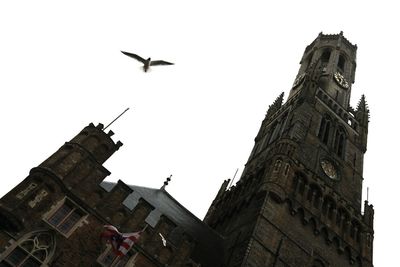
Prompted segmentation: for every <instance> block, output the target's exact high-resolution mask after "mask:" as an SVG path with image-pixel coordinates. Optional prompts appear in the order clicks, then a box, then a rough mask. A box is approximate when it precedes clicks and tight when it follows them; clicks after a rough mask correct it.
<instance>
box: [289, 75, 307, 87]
mask: <svg viewBox="0 0 400 267" xmlns="http://www.w3.org/2000/svg"><path fill="white" fill-rule="evenodd" d="M305 76H306V74H305V73H302V74H300V75H298V76H297V78H296V80H294V83H293V86H292V88H296V87H297V86H299V85H300V84H301V83H302V82H303V80H304V77H305Z"/></svg>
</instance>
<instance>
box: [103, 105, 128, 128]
mask: <svg viewBox="0 0 400 267" xmlns="http://www.w3.org/2000/svg"><path fill="white" fill-rule="evenodd" d="M128 110H129V108H127V109H125V110H124V112H122V113H121V114H119V115H118V117H116V118H115V119H114V120H113V121H112V122H110V123H109V124H108V125H107V126H106V127H105V128H103V131H104V130H105V129H107V128H108V127H109V126H110V125H111V124H113V123H114V122H115V121H116V120H118V119H119V117H121V116H122V115H124V113H125V112H127V111H128Z"/></svg>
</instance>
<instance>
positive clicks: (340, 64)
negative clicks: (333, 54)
mask: <svg viewBox="0 0 400 267" xmlns="http://www.w3.org/2000/svg"><path fill="white" fill-rule="evenodd" d="M345 62H346V60H345V59H344V56H343V55H340V56H339V61H338V64H337V66H338V68H339V69H340V70H341V71H344V64H345Z"/></svg>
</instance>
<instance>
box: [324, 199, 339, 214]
mask: <svg viewBox="0 0 400 267" xmlns="http://www.w3.org/2000/svg"><path fill="white" fill-rule="evenodd" d="M335 209H336V204H335V202H334V201H333V200H332V199H331V198H328V197H326V198H325V199H324V203H323V204H322V214H323V215H324V216H326V217H327V218H328V219H332V218H333V215H334V210H335Z"/></svg>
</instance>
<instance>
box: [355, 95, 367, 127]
mask: <svg viewBox="0 0 400 267" xmlns="http://www.w3.org/2000/svg"><path fill="white" fill-rule="evenodd" d="M356 119H357V120H358V122H359V123H360V125H361V126H368V122H369V108H368V104H367V101H366V100H365V95H362V96H361V99H360V101H359V102H358V105H357V109H356Z"/></svg>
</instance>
